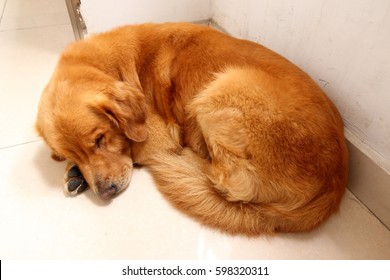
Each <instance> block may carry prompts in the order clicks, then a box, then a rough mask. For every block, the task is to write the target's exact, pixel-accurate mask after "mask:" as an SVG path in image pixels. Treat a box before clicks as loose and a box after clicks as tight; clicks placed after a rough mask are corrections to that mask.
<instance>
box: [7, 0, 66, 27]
mask: <svg viewBox="0 0 390 280" xmlns="http://www.w3.org/2000/svg"><path fill="white" fill-rule="evenodd" d="M1 2H4V0H2V1H0V4H1ZM3 6H4V4H3ZM0 7H2V6H0ZM60 24H70V20H69V15H68V12H67V9H66V3H65V0H7V3H6V5H5V9H4V12H3V17H2V21H1V23H0V30H14V29H24V28H32V27H41V26H50V25H60Z"/></svg>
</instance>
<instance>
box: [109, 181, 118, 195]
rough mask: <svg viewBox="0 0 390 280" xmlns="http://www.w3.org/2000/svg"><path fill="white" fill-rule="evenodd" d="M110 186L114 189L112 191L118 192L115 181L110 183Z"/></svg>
mask: <svg viewBox="0 0 390 280" xmlns="http://www.w3.org/2000/svg"><path fill="white" fill-rule="evenodd" d="M110 188H111V189H113V190H114V193H117V192H118V186H117V185H116V184H115V183H112V184H111V186H110Z"/></svg>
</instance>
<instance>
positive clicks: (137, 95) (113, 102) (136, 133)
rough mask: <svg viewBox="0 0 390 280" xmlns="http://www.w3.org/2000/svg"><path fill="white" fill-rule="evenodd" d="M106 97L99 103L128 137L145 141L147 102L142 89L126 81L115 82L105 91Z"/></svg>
mask: <svg viewBox="0 0 390 280" xmlns="http://www.w3.org/2000/svg"><path fill="white" fill-rule="evenodd" d="M105 95H106V98H104V99H105V100H104V101H103V102H101V103H100V104H99V106H100V108H101V109H102V110H103V112H104V114H106V115H107V116H108V117H109V118H110V120H112V121H113V122H114V123H115V124H116V125H118V126H119V128H120V129H121V130H122V131H123V133H124V134H125V135H126V137H127V138H129V139H131V140H134V141H136V142H143V141H145V140H146V137H147V135H148V132H147V129H146V124H145V120H146V102H145V97H144V95H143V93H142V91H141V90H140V89H139V88H138V87H135V86H132V85H130V84H129V83H126V82H115V83H114V84H113V85H112V86H110V87H109V88H108V89H107V92H105Z"/></svg>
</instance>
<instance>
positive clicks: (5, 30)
mask: <svg viewBox="0 0 390 280" xmlns="http://www.w3.org/2000/svg"><path fill="white" fill-rule="evenodd" d="M65 25H69V26H72V25H71V24H70V23H61V24H51V25H40V26H29V27H21V28H14V29H0V33H2V32H10V31H23V30H30V29H38V28H46V27H55V26H65Z"/></svg>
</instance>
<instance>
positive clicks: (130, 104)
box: [36, 77, 147, 199]
mask: <svg viewBox="0 0 390 280" xmlns="http://www.w3.org/2000/svg"><path fill="white" fill-rule="evenodd" d="M145 106H146V105H145V101H144V96H143V94H142V91H141V90H140V88H139V87H137V86H133V85H130V84H128V83H125V82H119V81H112V80H110V79H107V80H105V79H100V80H96V79H95V80H93V79H91V80H85V79H84V80H80V81H77V82H75V81H72V80H71V79H64V80H59V79H57V78H55V77H54V78H52V80H51V81H50V83H49V85H48V86H47V87H46V88H45V90H44V92H43V94H42V97H41V101H40V104H39V110H38V116H37V121H36V129H37V131H38V133H39V134H40V136H41V137H42V138H43V139H44V140H45V142H46V143H47V144H48V145H49V147H50V148H51V150H52V157H53V158H54V159H57V160H67V161H69V162H71V163H75V164H77V166H78V167H79V168H80V170H81V172H82V174H83V176H84V178H85V179H86V181H87V183H88V185H89V186H90V187H91V189H92V190H93V191H94V193H95V194H97V195H98V196H99V197H100V198H102V199H110V198H112V197H113V196H114V195H115V194H117V193H119V192H120V191H122V190H124V189H125V188H127V186H128V184H129V182H130V178H131V174H132V166H133V162H132V158H131V142H132V141H135V142H142V141H145V139H146V137H147V130H146V125H145Z"/></svg>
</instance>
